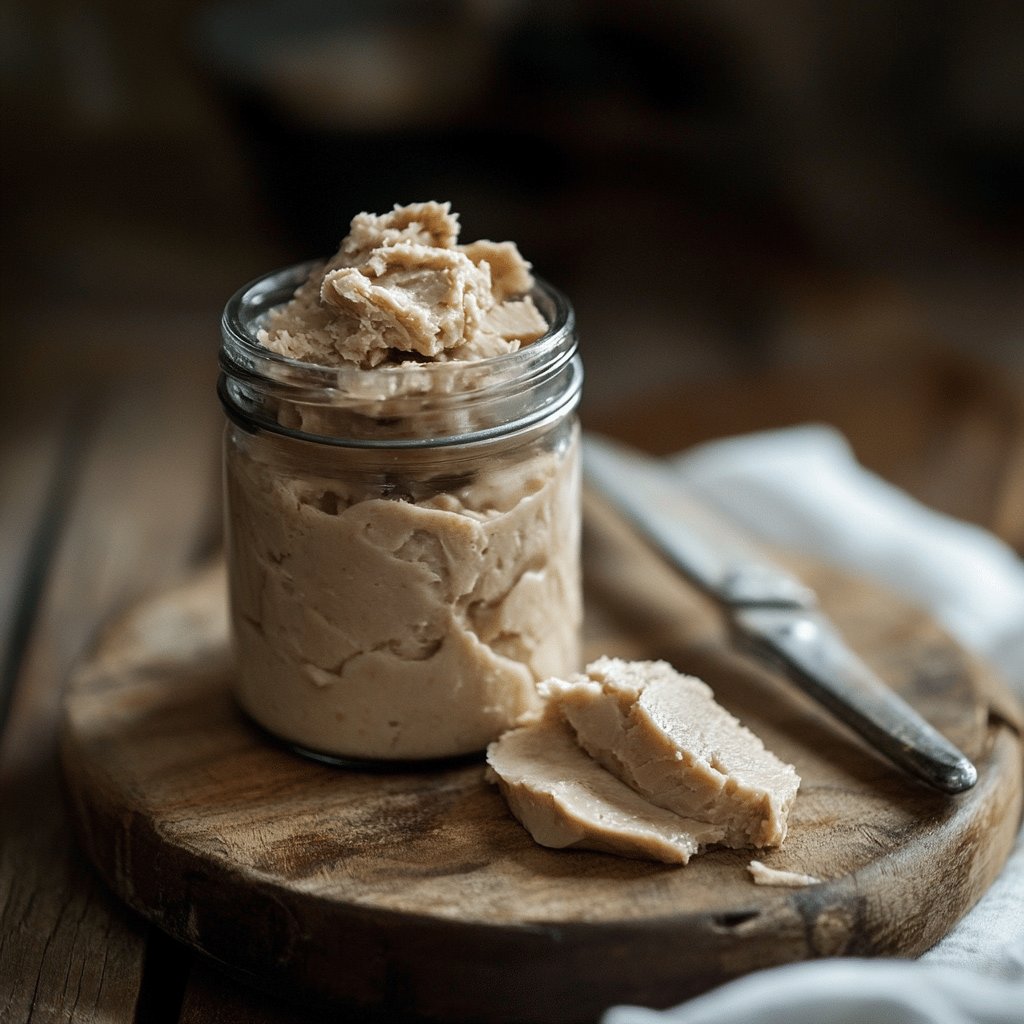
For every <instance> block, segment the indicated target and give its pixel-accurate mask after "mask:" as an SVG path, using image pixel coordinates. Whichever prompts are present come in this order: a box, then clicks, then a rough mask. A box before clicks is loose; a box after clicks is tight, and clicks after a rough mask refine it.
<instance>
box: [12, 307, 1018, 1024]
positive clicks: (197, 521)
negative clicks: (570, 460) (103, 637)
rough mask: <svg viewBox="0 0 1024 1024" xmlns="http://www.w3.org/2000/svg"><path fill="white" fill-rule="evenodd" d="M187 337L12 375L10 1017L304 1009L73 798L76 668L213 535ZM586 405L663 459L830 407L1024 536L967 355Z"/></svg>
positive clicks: (204, 353)
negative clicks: (185, 927)
mask: <svg viewBox="0 0 1024 1024" xmlns="http://www.w3.org/2000/svg"><path fill="white" fill-rule="evenodd" d="M176 329H177V328H176V326H175V325H173V324H170V325H168V324H164V325H162V326H157V327H155V328H153V330H152V331H148V330H147V331H145V332H142V331H140V334H139V337H138V339H137V341H135V342H134V343H133V344H132V345H131V346H118V345H114V344H108V343H107V342H105V341H104V339H103V338H102V337H101V336H98V337H97V338H96V339H95V344H94V345H93V346H92V347H91V348H81V349H76V348H74V347H73V346H72V347H61V348H54V349H52V350H48V349H47V348H46V347H45V346H44V347H40V346H35V347H33V348H32V349H31V350H30V351H26V352H25V353H22V356H21V358H20V359H19V358H17V357H16V358H15V360H14V362H13V369H12V368H9V369H8V375H7V376H6V377H5V378H4V379H3V381H2V383H0V407H2V408H3V410H4V412H3V416H4V430H3V433H2V434H0V644H2V647H0V654H2V665H3V677H2V702H3V703H2V710H3V711H4V712H5V715H4V719H3V732H2V734H0V1020H3V1021H5V1022H6V1021H11V1022H12V1024H14V1022H19V1024H20V1022H21V1021H28V1020H31V1021H33V1022H49V1021H57V1020H61V1021H68V1020H71V1021H85V1020H88V1021H100V1022H108V1021H109V1022H128V1021H141V1022H149V1021H155V1022H171V1021H179V1022H182V1024H186V1022H187V1024H200V1022H203V1024H206V1022H213V1021H216V1022H223V1024H227V1022H233V1021H239V1022H241V1021H246V1022H259V1021H266V1022H277V1024H280V1022H286V1021H301V1020H305V1019H307V1017H306V1016H304V1015H303V1014H302V1012H301V1011H298V1010H295V1009H292V1008H290V1007H288V1006H286V1005H284V1004H283V1003H280V1002H275V1001H274V1000H273V999H268V998H267V997H266V996H263V995H256V994H254V993H251V992H250V991H249V990H247V989H246V988H244V987H243V986H241V985H240V984H238V983H236V982H234V981H232V980H231V979H229V978H227V977H225V976H224V975H222V974H221V973H219V972H218V971H216V970H215V969H214V968H212V967H211V966H209V965H207V964H206V963H204V962H203V961H202V960H201V959H200V958H199V957H197V956H195V955H193V954H192V953H191V952H190V951H188V950H187V949H185V948H183V947H180V946H178V945H177V944H175V943H174V942H172V941H171V940H170V939H168V938H166V937H164V936H162V935H161V934H160V933H159V932H157V931H156V930H155V929H153V928H152V927H150V926H149V925H147V924H146V922H145V921H143V920H141V919H140V918H138V917H137V916H135V915H133V914H132V913H131V912H129V911H128V910H127V909H125V908H124V907H123V906H122V905H121V904H120V903H118V902H117V900H116V899H114V898H113V897H112V896H111V895H110V894H109V893H108V892H107V891H106V889H105V888H104V886H103V884H102V883H101V882H100V881H99V879H98V878H97V876H96V875H95V874H94V873H93V871H92V869H91V867H90V865H89V864H88V863H87V862H86V861H85V860H84V857H83V855H82V854H81V853H80V851H79V849H78V847H77V845H76V842H75V838H74V836H73V834H72V830H71V827H70V824H69V817H68V814H67V811H66V809H65V803H64V798H63V793H62V783H61V776H60V771H59V765H58V756H57V749H58V724H59V712H60V704H61V693H62V687H63V685H64V683H65V680H66V678H67V676H68V673H69V671H70V669H71V667H72V666H73V664H74V663H75V662H76V660H77V659H79V658H80V657H81V655H82V654H83V652H84V651H85V650H86V649H88V648H89V646H90V645H91V644H92V643H93V642H94V639H95V636H96V634H97V631H98V630H99V629H100V628H101V627H102V625H103V623H105V622H106V621H108V620H109V618H110V616H111V615H112V614H114V613H116V612H117V611H118V610H120V609H123V608H125V607H126V606H127V605H129V604H130V603H131V602H132V601H133V600H135V599H137V598H138V597H139V596H141V595H143V594H145V593H149V592H153V591H155V590H158V589H160V588H161V587H163V586H165V585H167V584H168V583H170V582H171V581H174V580H176V579H178V578H180V577H182V576H183V575H184V574H185V573H186V572H187V571H188V570H189V569H190V568H193V567H195V566H197V565H200V564H202V563H203V562H204V561H206V560H208V559H209V558H210V557H211V555H212V554H213V553H214V552H215V551H216V548H217V546H218V543H219V511H218V500H217V492H218V488H219V476H218V466H217V462H218V441H219V434H220V411H219V409H218V408H217V406H216V403H215V399H214V392H213V382H214V376H215V372H216V368H215V361H214V350H215V345H216V341H215V338H213V337H212V332H208V333H207V339H208V343H203V344H196V345H194V346H181V345H162V344H161V342H162V341H165V340H166V337H164V336H166V335H169V334H173V333H174V332H175V330H176ZM161 331H162V332H163V335H161ZM97 334H98V335H100V334H101V332H97ZM200 340H201V341H202V339H200ZM588 418H589V421H590V424H591V425H593V426H598V427H601V428H602V429H604V430H608V431H611V432H614V433H617V434H619V435H621V436H623V437H625V438H627V439H629V440H632V441H635V442H639V443H641V444H643V445H646V446H647V447H649V448H651V449H652V450H663V451H667V450H671V449H674V448H678V447H680V446H682V445H685V444H689V443H692V442H694V441H698V440H701V439H704V438H708V437H712V436H716V435H720V434H725V433H731V432H736V431H739V430H748V429H755V428H759V427H765V426H774V425H780V424H784V423H793V422H800V421H803V420H806V419H816V420H822V419H825V420H829V421H831V422H833V423H835V424H836V425H837V426H838V427H840V428H841V429H842V430H844V431H845V432H846V433H847V435H848V436H849V437H850V438H851V440H852V442H853V444H854V447H855V448H856V450H857V452H858V454H859V455H860V457H861V458H862V460H863V461H865V462H866V463H867V464H868V465H869V466H871V467H872V468H875V469H877V470H878V471H880V472H882V473H883V474H884V475H886V476H887V477H889V478H890V479H892V480H894V481H895V482H896V483H898V484H900V485H902V486H905V487H907V488H908V489H909V490H911V491H912V492H913V493H915V494H917V495H918V496H920V497H922V498H924V499H925V500H928V501H929V502H931V503H932V504H934V505H936V506H938V507H939V508H942V509H945V510H948V511H950V512H953V513H955V514H958V515H961V516H964V517H966V518H969V519H972V520H974V521H976V522H979V523H982V524H984V525H986V526H988V527H990V528H992V529H995V530H996V531H997V532H999V533H1001V534H1002V535H1003V536H1004V537H1005V538H1006V539H1007V540H1008V541H1010V542H1011V543H1013V544H1015V545H1016V546H1017V547H1018V550H1020V549H1021V548H1022V547H1024V523H1022V516H1021V509H1022V507H1024V403H1022V401H1021V388H1020V387H1019V385H1018V384H1016V383H1013V382H1008V381H1007V379H1006V378H1005V377H1000V376H997V375H995V374H993V373H989V372H987V371H983V370H981V369H979V368H978V367H975V366H971V365H969V364H967V363H965V362H962V361H959V360H953V359H935V358H932V357H928V358H923V359H917V358H914V359H908V360H907V361H905V362H903V363H899V364H896V365H893V366H892V367H888V368H887V369H886V371H885V372H879V370H877V369H872V368H870V367H862V369H860V370H850V369H849V368H847V369H846V370H844V371H843V372H836V371H830V370H829V369H827V368H819V369H817V370H815V371H813V372H812V371H810V370H805V371H801V372H800V373H796V374H785V375H783V374H781V373H778V372H776V373H773V374H761V375H758V376H751V377H748V378H745V379H742V380H723V381H720V382H718V383H717V384H714V383H713V384H711V385H709V384H708V383H707V382H697V383H694V384H693V385H691V386H684V387H674V388H673V389H672V390H671V392H670V393H666V394H665V395H664V396H659V395H658V394H657V393H656V392H655V393H652V397H651V400H650V401H649V402H648V403H645V405H644V411H643V414H642V416H641V415H638V414H637V412H636V406H631V407H630V408H629V409H620V410H616V409H615V408H613V407H609V406H607V405H606V406H605V407H604V408H603V409H601V410H599V411H597V410H595V411H591V412H589V415H588ZM309 1019H312V1018H309Z"/></svg>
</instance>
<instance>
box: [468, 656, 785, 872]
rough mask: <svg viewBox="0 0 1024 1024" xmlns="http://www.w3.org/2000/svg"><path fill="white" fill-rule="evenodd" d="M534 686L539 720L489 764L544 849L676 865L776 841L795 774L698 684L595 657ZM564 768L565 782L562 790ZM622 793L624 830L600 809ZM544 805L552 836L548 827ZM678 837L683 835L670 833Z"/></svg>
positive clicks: (616, 815)
mask: <svg viewBox="0 0 1024 1024" xmlns="http://www.w3.org/2000/svg"><path fill="white" fill-rule="evenodd" d="M540 691H541V695H542V696H543V697H544V698H545V699H546V707H545V712H544V714H543V716H541V717H540V718H539V719H537V720H535V721H533V722H531V723H529V724H528V725H525V726H523V727H521V728H520V729H517V730H514V731H513V732H510V733H506V734H505V735H504V736H502V737H501V739H499V740H498V741H497V742H496V743H493V744H491V747H490V748H489V750H488V762H489V764H490V766H491V773H492V780H493V781H497V782H499V784H500V786H501V788H502V792H503V793H504V795H505V797H506V799H507V800H508V802H509V805H510V807H511V808H512V811H513V813H514V814H515V815H516V817H517V818H519V820H520V821H521V822H522V823H523V824H524V825H525V826H526V828H527V829H528V830H529V831H530V832H531V834H533V836H534V838H535V839H537V841H538V842H539V843H541V844H542V845H549V846H565V845H573V846H580V847H586V848H589V849H597V850H614V852H617V853H624V854H625V855H627V856H634V857H649V858H652V859H656V860H665V861H670V862H672V861H676V862H682V863H686V861H687V860H688V859H689V856H690V855H691V854H692V853H694V852H698V851H699V850H700V849H702V848H703V847H704V846H706V845H709V844H711V843H721V844H723V845H725V846H731V847H744V846H754V847H768V846H779V845H781V843H782V842H783V840H784V839H785V837H786V830H787V821H788V816H789V810H790V807H791V806H792V803H793V800H794V798H795V796H796V791H797V788H798V786H799V785H800V779H799V776H798V775H797V773H796V771H795V770H794V769H793V767H792V766H791V765H788V764H786V763H785V762H783V761H781V760H780V759H779V758H778V757H776V756H775V755H774V754H773V753H771V752H770V751H769V750H767V749H765V746H764V744H763V743H762V742H761V740H760V739H759V738H758V737H757V736H755V735H754V734H753V733H752V732H751V731H750V730H749V729H747V728H745V727H744V726H743V725H741V724H740V723H739V721H737V719H735V718H734V717H733V716H732V715H730V714H729V713H728V712H727V711H726V710H725V709H724V708H723V707H721V706H720V705H718V704H717V703H715V700H714V697H713V695H712V693H711V690H710V688H709V687H708V686H706V685H705V684H704V683H703V682H701V681H700V680H699V679H695V678H694V677H693V676H685V675H681V674H680V673H678V672H676V671H675V669H673V668H672V667H671V666H670V665H668V664H667V663H666V662H663V661H654V662H651V661H645V662H629V661H623V660H620V659H616V658H601V659H599V660H598V661H596V662H593V663H592V664H590V665H588V666H587V671H586V674H584V675H577V676H573V677H572V678H570V679H568V680H559V679H549V680H547V681H546V682H544V683H542V684H541V686H540ZM552 719H556V720H561V721H562V722H563V723H564V726H565V730H564V731H565V735H567V736H569V737H571V739H572V746H574V747H575V748H576V751H577V753H576V754H574V755H573V757H572V759H571V760H570V759H569V757H568V755H567V754H566V753H565V751H564V749H563V748H564V746H565V744H564V742H562V743H560V744H556V743H554V742H553V741H551V739H550V736H551V733H552V726H551V721H552ZM538 737H540V740H541V741H538ZM527 750H529V751H533V755H532V757H533V761H532V763H531V764H530V766H529V769H528V770H527V768H526V766H525V765H523V764H522V763H521V761H522V757H523V752H524V751H527ZM569 765H571V766H572V767H571V768H567V766H569ZM583 766H585V770H584V767H583ZM570 771H571V772H575V773H576V774H575V776H573V781H574V783H575V786H574V787H570V788H566V783H567V779H568V778H569V777H570V776H569V772H570ZM556 784H557V785H556ZM622 791H625V792H626V793H628V794H629V797H630V801H629V808H630V815H631V816H632V817H631V820H630V821H629V822H628V823H627V822H626V819H625V818H624V817H623V814H622V813H621V810H616V811H614V812H613V811H611V810H610V809H609V806H608V805H609V802H610V801H609V798H608V794H609V793H621V792H622ZM583 792H585V793H586V796H585V797H583V796H581V795H580V794H581V793H583ZM556 794H557V795H558V796H559V799H557V800H556V799H555V796H556ZM612 802H614V801H612ZM552 808H555V809H556V810H557V812H558V814H559V815H560V817H561V820H562V827H561V829H556V828H554V827H553V826H552V824H551V820H550V819H551V817H552V814H553V813H555V812H554V811H553V810H552ZM652 831H653V832H655V833H657V835H658V836H659V839H658V840H657V841H654V840H652V839H651V834H652ZM678 835H686V836H687V837H689V838H688V839H687V840H686V841H685V842H680V841H679V840H678V839H676V840H672V839H671V838H669V837H671V836H678ZM565 836H570V837H571V841H570V842H562V841H561V839H562V838H564V837H565Z"/></svg>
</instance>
